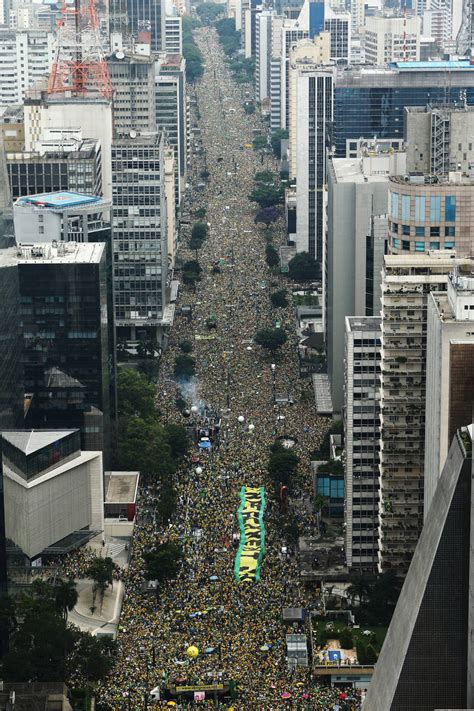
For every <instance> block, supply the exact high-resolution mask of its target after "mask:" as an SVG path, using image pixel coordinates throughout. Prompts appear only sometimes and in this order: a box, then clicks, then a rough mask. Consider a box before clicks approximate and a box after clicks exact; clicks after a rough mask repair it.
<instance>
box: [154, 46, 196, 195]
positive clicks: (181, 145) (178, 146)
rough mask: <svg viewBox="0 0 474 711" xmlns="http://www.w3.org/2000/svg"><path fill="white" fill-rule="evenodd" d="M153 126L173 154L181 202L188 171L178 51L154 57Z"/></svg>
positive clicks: (183, 85)
mask: <svg viewBox="0 0 474 711" xmlns="http://www.w3.org/2000/svg"><path fill="white" fill-rule="evenodd" d="M155 96H156V126H157V129H158V130H160V131H162V132H163V133H164V135H165V137H166V143H167V144H168V145H169V146H170V147H171V148H172V149H173V152H174V156H175V171H176V185H175V197H176V207H179V205H180V204H181V195H182V193H183V192H184V187H185V183H186V172H187V146H188V123H187V108H186V107H187V104H186V62H185V60H184V59H183V57H181V56H180V55H177V54H173V55H159V57H157V58H156V61H155Z"/></svg>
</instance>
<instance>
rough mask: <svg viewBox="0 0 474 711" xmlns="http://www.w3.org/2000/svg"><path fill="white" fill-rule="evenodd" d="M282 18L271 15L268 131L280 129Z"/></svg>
mask: <svg viewBox="0 0 474 711" xmlns="http://www.w3.org/2000/svg"><path fill="white" fill-rule="evenodd" d="M283 22H284V20H283V18H282V17H278V16H277V15H273V18H272V46H271V52H270V54H271V57H270V130H271V131H272V132H273V131H277V130H278V129H279V128H280V127H281V115H282V114H281V57H282V31H281V30H282V27H283Z"/></svg>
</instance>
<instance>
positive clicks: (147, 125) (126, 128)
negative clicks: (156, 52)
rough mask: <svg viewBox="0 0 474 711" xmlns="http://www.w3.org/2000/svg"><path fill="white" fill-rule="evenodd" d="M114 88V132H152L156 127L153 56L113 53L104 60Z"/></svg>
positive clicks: (118, 133)
mask: <svg viewBox="0 0 474 711" xmlns="http://www.w3.org/2000/svg"><path fill="white" fill-rule="evenodd" d="M107 64H108V67H109V73H110V80H111V82H112V87H113V91H114V98H113V123H114V135H116V136H124V135H128V134H129V133H130V131H136V132H138V133H142V132H147V131H154V130H155V128H156V123H155V121H156V118H155V116H156V108H155V71H154V60H153V57H147V56H143V55H140V54H131V53H128V52H122V51H119V52H115V53H114V54H112V55H111V56H110V57H109V58H108V59H107Z"/></svg>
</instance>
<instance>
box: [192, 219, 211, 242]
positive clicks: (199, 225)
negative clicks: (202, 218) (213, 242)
mask: <svg viewBox="0 0 474 711" xmlns="http://www.w3.org/2000/svg"><path fill="white" fill-rule="evenodd" d="M208 232H209V228H208V226H207V222H195V223H194V225H193V229H192V230H191V239H198V240H201V242H203V241H204V240H205V239H206V237H207V234H208Z"/></svg>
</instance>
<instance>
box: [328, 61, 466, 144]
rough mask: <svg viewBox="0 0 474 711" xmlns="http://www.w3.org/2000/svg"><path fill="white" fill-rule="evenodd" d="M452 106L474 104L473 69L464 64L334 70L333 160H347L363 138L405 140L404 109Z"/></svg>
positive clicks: (460, 62)
mask: <svg viewBox="0 0 474 711" xmlns="http://www.w3.org/2000/svg"><path fill="white" fill-rule="evenodd" d="M455 102H458V103H462V104H463V105H464V104H466V105H473V104H474V65H471V64H470V63H469V60H467V59H462V60H459V61H451V62H444V61H439V62H431V63H428V64H427V63H426V62H395V63H393V64H391V65H390V66H389V67H386V68H382V67H376V68H375V67H374V68H371V67H346V68H344V69H336V73H335V91H334V124H333V133H332V140H331V143H332V144H333V145H334V146H335V155H336V156H337V157H340V158H343V157H344V156H346V155H347V151H348V150H349V146H350V144H351V143H355V142H357V141H358V140H359V139H360V137H361V136H362V137H364V138H373V137H374V136H375V137H376V138H378V139H397V140H399V141H400V140H403V133H404V113H405V107H406V106H426V105H427V104H434V105H437V104H445V105H446V104H454V103H455Z"/></svg>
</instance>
